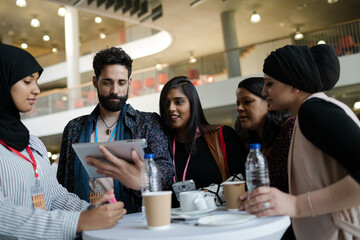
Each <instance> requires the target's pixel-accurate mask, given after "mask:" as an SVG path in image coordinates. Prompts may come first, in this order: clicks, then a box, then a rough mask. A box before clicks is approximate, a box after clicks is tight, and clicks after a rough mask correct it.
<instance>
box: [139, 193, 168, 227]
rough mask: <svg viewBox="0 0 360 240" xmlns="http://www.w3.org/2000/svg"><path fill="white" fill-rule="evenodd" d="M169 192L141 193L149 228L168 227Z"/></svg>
mask: <svg viewBox="0 0 360 240" xmlns="http://www.w3.org/2000/svg"><path fill="white" fill-rule="evenodd" d="M171 194H172V192H171V191H162V192H147V193H143V194H142V197H143V200H144V205H145V213H146V220H147V224H148V228H149V229H153V230H161V229H167V228H169V227H170V220H171Z"/></svg>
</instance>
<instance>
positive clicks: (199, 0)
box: [190, 0, 206, 8]
mask: <svg viewBox="0 0 360 240" xmlns="http://www.w3.org/2000/svg"><path fill="white" fill-rule="evenodd" d="M204 2H206V0H195V1H193V2H191V3H190V7H192V8H195V7H197V6H199V5H200V4H202V3H204Z"/></svg>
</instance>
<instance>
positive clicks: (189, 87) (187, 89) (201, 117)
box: [159, 76, 209, 153]
mask: <svg viewBox="0 0 360 240" xmlns="http://www.w3.org/2000/svg"><path fill="white" fill-rule="evenodd" d="M174 88H175V89H178V90H179V91H181V92H182V93H183V94H184V95H185V96H186V97H187V98H188V99H189V102H190V111H191V112H190V120H189V123H188V126H187V133H186V150H187V151H188V152H190V150H191V152H192V153H196V148H195V141H194V139H195V134H196V129H197V127H199V129H200V132H202V133H203V132H204V130H205V129H207V126H209V123H208V121H207V120H206V118H205V114H204V111H203V108H202V106H201V102H200V98H199V95H198V93H197V91H196V88H195V86H194V84H193V83H192V82H191V81H190V80H189V79H188V78H187V77H184V76H179V77H174V78H172V79H171V80H170V81H168V82H167V83H166V84H165V86H164V88H163V89H162V91H161V94H160V101H159V107H160V117H161V121H162V125H163V127H164V131H165V134H166V135H167V137H168V139H169V141H170V142H171V141H172V140H173V139H174V136H175V130H174V129H173V128H172V127H171V125H170V122H169V120H168V118H167V117H166V110H167V109H168V108H169V105H170V102H169V100H168V94H169V92H170V90H171V89H174Z"/></svg>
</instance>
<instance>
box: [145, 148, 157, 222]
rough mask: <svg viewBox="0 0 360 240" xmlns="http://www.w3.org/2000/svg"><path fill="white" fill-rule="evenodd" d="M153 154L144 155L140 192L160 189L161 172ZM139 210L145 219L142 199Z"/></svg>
mask: <svg viewBox="0 0 360 240" xmlns="http://www.w3.org/2000/svg"><path fill="white" fill-rule="evenodd" d="M154 157H155V155H154V154H153V153H147V154H145V155H144V169H143V171H142V173H141V193H147V192H158V191H161V190H162V186H161V173H160V170H159V167H158V166H157V165H156V163H155V161H154ZM141 211H142V213H143V219H144V221H146V216H145V205H144V200H143V201H142V207H141Z"/></svg>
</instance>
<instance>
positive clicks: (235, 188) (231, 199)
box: [221, 181, 245, 211]
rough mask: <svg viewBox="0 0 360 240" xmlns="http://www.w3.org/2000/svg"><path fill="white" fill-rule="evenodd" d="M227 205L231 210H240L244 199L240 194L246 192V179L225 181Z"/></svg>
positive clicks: (223, 184)
mask: <svg viewBox="0 0 360 240" xmlns="http://www.w3.org/2000/svg"><path fill="white" fill-rule="evenodd" d="M221 185H222V186H223V190H224V195H225V201H226V207H227V209H228V210H229V211H239V207H240V205H241V203H242V202H243V201H241V200H240V195H241V194H243V193H244V192H245V182H244V181H234V182H223V183H222V184H221Z"/></svg>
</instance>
